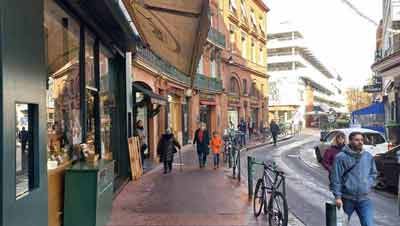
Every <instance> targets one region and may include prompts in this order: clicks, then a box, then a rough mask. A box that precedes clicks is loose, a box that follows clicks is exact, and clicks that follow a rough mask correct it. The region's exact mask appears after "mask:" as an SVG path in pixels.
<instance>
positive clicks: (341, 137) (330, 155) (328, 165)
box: [322, 132, 346, 178]
mask: <svg viewBox="0 0 400 226" xmlns="http://www.w3.org/2000/svg"><path fill="white" fill-rule="evenodd" d="M345 145H346V135H345V134H344V133H341V132H340V133H338V134H337V135H336V136H335V139H333V142H332V144H331V147H330V148H328V149H327V150H326V151H325V153H324V157H323V159H322V166H324V168H325V169H326V170H328V172H329V178H330V175H331V172H332V166H333V162H334V160H335V157H336V155H337V154H338V153H339V152H341V151H342V149H343V147H344V146H345Z"/></svg>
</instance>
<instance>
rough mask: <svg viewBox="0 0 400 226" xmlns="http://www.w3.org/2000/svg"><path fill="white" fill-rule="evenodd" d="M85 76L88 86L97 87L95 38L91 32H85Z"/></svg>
mask: <svg viewBox="0 0 400 226" xmlns="http://www.w3.org/2000/svg"><path fill="white" fill-rule="evenodd" d="M85 70H86V72H85V76H86V86H87V87H88V86H89V87H92V88H98V87H96V82H95V79H94V38H93V35H91V34H90V33H89V32H87V31H86V32H85Z"/></svg>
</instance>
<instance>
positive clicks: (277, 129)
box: [269, 120, 279, 146]
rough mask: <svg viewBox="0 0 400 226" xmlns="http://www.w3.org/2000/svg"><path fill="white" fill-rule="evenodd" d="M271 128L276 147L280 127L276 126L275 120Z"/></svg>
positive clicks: (272, 121) (270, 125)
mask: <svg viewBox="0 0 400 226" xmlns="http://www.w3.org/2000/svg"><path fill="white" fill-rule="evenodd" d="M269 128H270V130H271V134H272V139H273V141H274V146H276V142H277V138H278V133H279V126H278V124H276V122H275V120H271V123H270V124H269Z"/></svg>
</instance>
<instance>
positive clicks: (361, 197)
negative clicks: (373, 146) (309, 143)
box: [331, 132, 377, 226]
mask: <svg viewBox="0 0 400 226" xmlns="http://www.w3.org/2000/svg"><path fill="white" fill-rule="evenodd" d="M363 145H364V137H363V135H362V133H360V132H352V133H351V134H350V136H349V144H348V145H346V146H344V147H343V150H342V152H340V153H339V154H337V155H336V158H335V161H334V164H333V168H332V183H331V190H332V192H333V195H334V196H335V199H336V205H337V207H338V208H342V207H343V210H344V212H345V213H346V215H347V216H348V219H349V220H350V218H351V215H352V214H353V212H354V211H356V213H357V215H358V217H359V218H360V222H361V225H362V226H374V219H373V216H374V211H373V203H372V201H371V200H370V199H369V197H368V194H369V192H370V190H371V188H372V186H373V185H374V183H375V180H376V176H377V171H376V166H375V161H374V158H373V156H372V155H371V154H370V153H369V152H367V151H366V150H365V149H364V148H363Z"/></svg>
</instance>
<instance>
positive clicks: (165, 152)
mask: <svg viewBox="0 0 400 226" xmlns="http://www.w3.org/2000/svg"><path fill="white" fill-rule="evenodd" d="M176 148H179V149H181V145H180V144H179V142H178V140H177V139H176V138H175V136H174V134H173V133H172V130H171V129H167V130H166V132H165V133H164V134H163V135H162V136H161V138H160V141H159V142H158V145H157V154H158V155H159V156H160V162H163V163H164V174H166V173H170V172H171V171H172V163H173V161H174V154H175V153H176V152H177V150H176Z"/></svg>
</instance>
